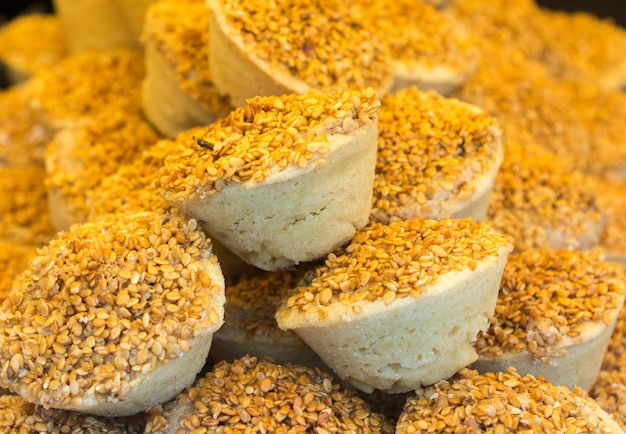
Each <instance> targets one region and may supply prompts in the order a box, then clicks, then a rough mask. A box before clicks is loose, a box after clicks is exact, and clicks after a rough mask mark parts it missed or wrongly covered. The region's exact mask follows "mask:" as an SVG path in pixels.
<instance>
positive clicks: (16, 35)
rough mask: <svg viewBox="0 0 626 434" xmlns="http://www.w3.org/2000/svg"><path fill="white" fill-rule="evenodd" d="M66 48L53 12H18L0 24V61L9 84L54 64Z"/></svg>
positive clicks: (13, 83) (59, 23) (59, 24)
mask: <svg viewBox="0 0 626 434" xmlns="http://www.w3.org/2000/svg"><path fill="white" fill-rule="evenodd" d="M67 51H68V49H67V45H66V42H65V33H64V31H63V26H62V25H61V21H60V20H59V18H58V16H56V15H53V14H38V13H30V14H22V15H19V16H17V17H15V18H13V19H12V20H10V21H8V22H6V23H4V24H3V26H2V27H0V62H2V64H3V65H4V67H5V72H6V74H7V77H8V81H9V84H11V85H16V84H18V83H22V82H24V81H26V80H27V79H29V78H30V77H31V76H32V75H33V74H34V73H35V71H39V70H41V69H44V68H48V67H50V66H53V65H55V64H56V63H57V62H59V61H60V60H61V59H63V58H64V57H65V56H66V55H67ZM7 113H8V112H7Z"/></svg>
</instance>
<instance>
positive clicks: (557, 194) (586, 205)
mask: <svg viewBox="0 0 626 434" xmlns="http://www.w3.org/2000/svg"><path fill="white" fill-rule="evenodd" d="M596 187H597V184H596V180H595V178H593V177H591V176H589V175H586V174H585V173H583V172H581V171H579V170H576V169H574V168H572V166H571V165H570V163H569V162H568V161H567V160H563V159H561V158H559V157H558V156H557V155H555V154H554V153H551V152H548V151H546V150H544V149H542V148H541V147H538V146H529V145H513V144H509V145H508V146H507V147H506V149H505V157H504V161H503V162H502V165H501V166H500V171H499V172H498V174H497V176H496V181H495V184H494V188H493V191H492V193H491V197H490V202H489V207H488V208H487V216H486V221H487V222H488V223H489V224H490V225H492V226H493V227H494V228H496V229H498V230H499V231H501V232H503V233H505V234H507V235H510V236H512V237H513V238H514V239H515V249H516V251H522V250H527V249H533V248H553V249H560V248H569V247H571V248H575V249H577V250H589V249H591V248H593V247H594V246H596V245H597V244H598V243H599V242H600V237H601V234H602V231H603V228H604V225H605V216H604V211H603V209H602V208H601V206H600V203H599V200H598V195H597V193H596Z"/></svg>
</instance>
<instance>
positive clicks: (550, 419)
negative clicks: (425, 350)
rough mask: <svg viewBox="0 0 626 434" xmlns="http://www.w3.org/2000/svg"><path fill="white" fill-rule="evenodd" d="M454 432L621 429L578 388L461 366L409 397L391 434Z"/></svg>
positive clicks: (618, 433)
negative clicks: (461, 367) (449, 376)
mask: <svg viewBox="0 0 626 434" xmlns="http://www.w3.org/2000/svg"><path fill="white" fill-rule="evenodd" d="M458 432H489V433H500V432H502V433H504V432H521V433H556V432H559V433H579V432H585V433H596V434H601V433H614V434H621V433H623V432H624V431H622V429H621V428H620V426H619V425H618V424H617V423H616V422H615V421H614V420H613V419H611V417H610V416H609V415H608V414H607V413H606V412H605V411H604V410H602V409H601V408H600V407H599V406H598V404H597V403H596V402H595V401H594V400H593V399H591V398H589V396H588V395H587V394H586V393H585V392H584V391H583V390H582V389H575V390H570V389H568V388H567V387H564V386H555V385H553V384H551V383H550V382H548V381H547V380H546V379H545V378H543V377H538V378H535V377H533V376H532V375H520V374H518V373H517V372H516V371H515V370H514V369H509V370H507V372H499V373H486V374H479V373H478V372H477V371H474V370H471V369H462V370H461V371H460V372H459V373H458V374H456V375H455V376H454V377H452V378H450V379H448V380H443V381H440V382H438V383H437V384H435V385H433V386H430V387H427V388H425V389H421V390H418V391H417V393H416V396H415V397H413V398H409V399H408V400H407V402H406V405H405V407H404V411H403V414H402V415H401V416H400V420H399V422H398V424H397V426H396V434H409V433H410V434H418V433H458Z"/></svg>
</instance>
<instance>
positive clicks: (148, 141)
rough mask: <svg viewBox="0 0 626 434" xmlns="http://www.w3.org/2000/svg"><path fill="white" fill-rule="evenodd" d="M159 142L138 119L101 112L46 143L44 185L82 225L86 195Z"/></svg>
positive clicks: (155, 135)
mask: <svg viewBox="0 0 626 434" xmlns="http://www.w3.org/2000/svg"><path fill="white" fill-rule="evenodd" d="M158 139H159V136H158V135H157V133H156V132H155V131H154V130H153V129H152V127H151V126H150V125H149V124H148V123H146V122H145V121H143V120H142V118H141V117H139V116H135V115H132V114H128V113H125V112H123V111H121V110H115V111H109V112H106V113H103V114H101V115H99V116H97V117H94V118H93V119H91V120H90V121H88V122H87V123H83V124H77V125H75V126H72V127H70V128H66V129H63V130H62V131H61V132H59V133H57V134H56V136H55V137H54V139H53V140H52V141H51V142H50V143H48V145H47V147H46V179H45V184H46V186H47V187H48V188H51V189H53V190H55V191H57V192H58V193H60V195H61V196H62V197H63V201H64V203H65V206H66V207H67V210H68V212H69V213H70V215H71V216H72V217H73V219H74V222H84V221H85V220H86V219H87V215H88V213H89V206H90V204H89V203H88V202H87V199H88V192H93V191H94V190H97V189H98V187H99V185H100V182H101V181H102V179H103V178H104V177H106V176H107V175H111V174H113V173H115V172H116V171H117V169H118V167H119V166H120V164H124V163H128V162H130V161H132V160H133V159H134V158H135V157H136V156H137V155H139V154H140V153H141V152H142V151H143V150H144V149H146V148H147V147H148V146H150V145H152V144H154V143H155V142H156V141H157V140H158ZM138 170H139V169H138ZM147 209H150V208H147Z"/></svg>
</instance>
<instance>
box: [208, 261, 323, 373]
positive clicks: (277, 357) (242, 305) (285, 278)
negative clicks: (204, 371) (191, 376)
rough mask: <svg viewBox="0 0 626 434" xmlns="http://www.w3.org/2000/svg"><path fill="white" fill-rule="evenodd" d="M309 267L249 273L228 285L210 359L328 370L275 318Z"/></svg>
mask: <svg viewBox="0 0 626 434" xmlns="http://www.w3.org/2000/svg"><path fill="white" fill-rule="evenodd" d="M309 268H310V267H309V266H300V267H298V268H296V269H294V270H289V271H278V272H269V271H248V272H247V273H243V274H242V275H240V276H239V277H238V278H237V280H236V281H235V282H233V283H232V284H230V285H226V304H225V305H224V325H223V326H222V327H221V328H220V329H219V330H218V331H217V332H215V334H214V335H213V343H212V345H211V352H210V353H209V356H210V357H211V359H212V360H214V361H216V362H219V361H221V360H226V361H232V360H234V359H238V358H241V357H244V356H246V355H251V356H255V357H257V358H258V359H259V360H260V359H264V358H266V357H270V358H271V359H272V360H273V361H274V362H276V363H279V364H286V363H293V364H300V365H305V366H309V367H318V368H320V369H322V370H328V367H327V366H326V365H325V364H324V363H323V362H322V361H321V360H320V358H319V356H318V355H317V354H316V353H315V351H313V350H312V349H311V348H310V347H309V346H308V345H307V344H306V343H304V341H303V340H302V339H301V338H300V337H299V336H298V335H297V334H295V333H294V332H293V331H291V330H289V331H283V330H281V329H279V328H278V326H277V325H276V319H275V318H274V315H275V314H276V310H277V309H278V306H279V305H280V303H281V301H282V299H283V298H284V297H286V296H287V295H288V294H289V292H290V291H292V290H293V289H294V288H295V287H296V286H297V285H298V283H299V282H300V280H302V278H303V277H304V275H305V273H306V271H307V270H309Z"/></svg>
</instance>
